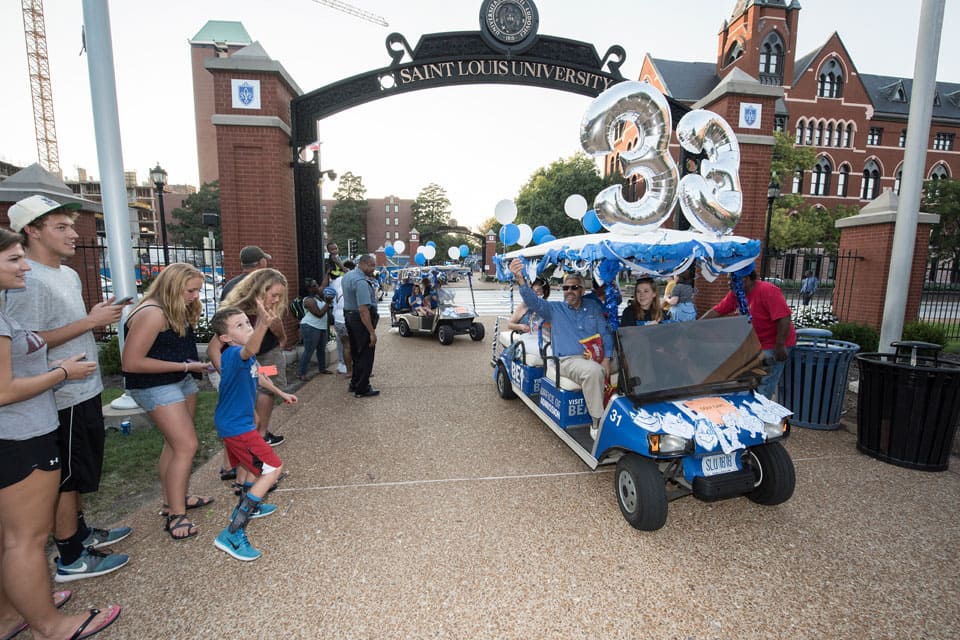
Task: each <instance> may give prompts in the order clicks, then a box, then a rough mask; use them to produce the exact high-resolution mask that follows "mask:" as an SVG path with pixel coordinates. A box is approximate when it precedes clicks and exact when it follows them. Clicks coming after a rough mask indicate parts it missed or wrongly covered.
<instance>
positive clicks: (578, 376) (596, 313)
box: [510, 260, 613, 438]
mask: <svg viewBox="0 0 960 640" xmlns="http://www.w3.org/2000/svg"><path fill="white" fill-rule="evenodd" d="M510 271H512V272H513V275H514V276H515V277H516V278H517V282H518V283H519V284H520V297H522V298H523V301H524V303H526V305H527V308H529V309H530V310H532V311H534V312H536V313H538V314H539V315H540V316H541V317H542V318H543V319H544V320H545V321H547V322H549V323H550V341H551V344H552V346H553V354H554V355H555V356H557V357H558V358H559V359H560V375H562V376H564V377H565V378H569V379H570V380H573V381H574V382H576V383H577V384H579V385H580V387H581V389H582V390H583V398H584V401H585V402H586V404H587V411H588V412H589V413H590V417H591V418H592V419H593V424H592V425H591V427H590V435H591V437H593V438H596V435H597V431H598V430H599V424H600V419H601V418H602V417H603V392H604V387H605V386H606V381H607V380H609V379H610V354H612V353H613V334H612V333H611V332H610V326H609V325H608V324H607V321H606V318H604V317H603V308H602V307H601V306H600V305H598V304H593V303H585V302H584V300H583V294H584V288H583V278H581V277H580V276H579V275H577V274H575V273H571V274H567V276H565V277H564V279H563V302H549V301H547V300H544V299H542V298H540V297H538V296H537V294H536V293H534V291H533V289H531V288H530V284H529V283H528V282H527V279H526V277H525V276H524V274H523V264H522V263H521V261H520V260H513V261H512V262H510ZM595 334H600V338H601V339H602V341H603V360H602V361H601V362H597V361H596V360H594V359H593V358H592V357H591V355H590V352H589V351H588V350H587V349H586V348H585V347H584V344H583V343H582V342H580V341H581V340H583V339H585V338H589V337H590V336H593V335H595Z"/></svg>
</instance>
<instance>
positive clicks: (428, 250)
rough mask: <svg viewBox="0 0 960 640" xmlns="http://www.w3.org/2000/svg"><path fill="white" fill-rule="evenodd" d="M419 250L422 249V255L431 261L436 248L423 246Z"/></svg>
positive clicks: (435, 253)
mask: <svg viewBox="0 0 960 640" xmlns="http://www.w3.org/2000/svg"><path fill="white" fill-rule="evenodd" d="M421 248H422V249H423V255H424V256H426V258H427V260H433V258H434V257H435V256H436V255H437V249H436V247H431V246H430V245H428V244H425V245H423V247H421Z"/></svg>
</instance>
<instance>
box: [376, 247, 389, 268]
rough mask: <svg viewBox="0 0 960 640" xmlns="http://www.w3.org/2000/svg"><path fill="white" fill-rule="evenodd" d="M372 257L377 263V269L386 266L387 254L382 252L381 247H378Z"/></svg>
mask: <svg viewBox="0 0 960 640" xmlns="http://www.w3.org/2000/svg"><path fill="white" fill-rule="evenodd" d="M373 256H374V258H375V259H376V261H377V266H378V267H385V266H387V254H386V253H384V252H383V247H380V248H379V249H377V250H376V251H374V252H373Z"/></svg>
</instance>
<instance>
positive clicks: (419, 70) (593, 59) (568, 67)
mask: <svg viewBox="0 0 960 640" xmlns="http://www.w3.org/2000/svg"><path fill="white" fill-rule="evenodd" d="M479 18H480V30H479V31H460V32H449V33H435V34H428V35H424V36H422V37H421V38H420V41H419V42H418V43H417V46H416V47H411V46H410V44H409V43H408V42H407V39H406V38H405V37H404V36H403V35H402V34H399V33H391V34H390V35H389V36H387V40H386V48H387V54H388V56H389V57H390V64H389V65H388V66H386V67H383V68H381V69H376V70H373V71H368V72H366V73H362V74H360V75H356V76H353V77H352V78H347V79H344V80H341V81H339V82H335V83H333V84H330V85H327V86H326V87H321V88H320V89H316V90H315V91H312V92H310V93H308V94H305V95H302V96H300V97H298V98H295V99H294V100H293V101H292V102H291V105H290V110H291V120H292V127H291V144H292V146H293V163H292V164H293V167H294V182H295V189H296V203H297V230H298V233H297V236H298V252H299V255H300V261H301V275H302V276H303V275H309V276H314V277H315V276H317V275H319V274H320V273H321V268H322V256H323V247H322V246H321V245H322V244H323V243H322V242H321V240H320V238H322V237H323V236H322V229H321V228H320V216H318V215H317V212H318V211H319V204H320V203H319V202H318V201H317V198H318V194H317V189H316V185H317V181H318V178H319V174H318V171H319V169H320V167H318V166H317V165H316V156H313V155H311V153H309V152H307V150H306V148H307V146H308V145H310V144H312V143H313V142H314V141H316V140H317V139H319V137H320V136H319V135H318V132H317V122H318V121H319V120H322V119H323V118H325V117H327V116H330V115H333V114H335V113H338V112H340V111H343V110H346V109H349V108H351V107H355V106H358V105H361V104H365V103H367V102H372V101H374V100H380V99H381V98H388V97H390V96H394V95H399V94H401V93H406V92H409V91H420V90H423V89H432V88H434V87H449V86H455V85H460V84H516V85H524V86H534V87H542V88H547V89H556V90H558V91H564V92H568V93H577V94H580V95H583V96H587V97H590V98H594V97H596V96H598V95H599V94H600V93H602V92H603V91H604V90H606V89H608V88H609V87H611V86H612V85H614V84H617V83H619V82H623V81H624V80H625V79H626V78H624V77H623V75H622V74H621V73H620V66H621V65H622V64H623V61H624V60H625V59H626V53H625V51H624V49H623V47H621V46H620V45H612V46H610V47H609V48H608V49H607V51H606V53H605V54H604V55H603V57H602V58H601V57H600V56H599V55H598V54H597V50H596V48H595V47H594V46H593V45H592V44H589V43H586V42H578V41H575V40H568V39H566V38H556V37H553V36H544V35H540V34H539V33H538V32H537V28H538V27H539V23H540V17H539V13H538V11H537V8H536V6H535V5H534V3H533V1H532V0H483V2H482V3H481V6H480V15H479ZM668 100H669V101H670V108H671V110H672V111H673V121H674V122H676V121H678V120H679V119H680V117H681V116H682V115H683V114H684V113H685V112H686V111H687V109H686V107H683V106H682V105H680V104H679V103H676V102H673V101H672V100H670V99H669V98H668Z"/></svg>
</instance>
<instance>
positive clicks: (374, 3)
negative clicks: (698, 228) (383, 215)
mask: <svg viewBox="0 0 960 640" xmlns="http://www.w3.org/2000/svg"><path fill="white" fill-rule="evenodd" d="M349 4H352V5H354V6H356V7H358V8H360V9H363V10H365V11H368V12H370V13H373V14H376V15H379V16H382V17H384V18H385V19H386V20H387V22H388V23H389V27H382V26H379V25H377V24H374V23H371V22H367V21H364V20H361V19H359V18H357V17H355V16H351V15H348V14H346V13H343V12H340V11H337V10H335V9H333V8H331V7H329V6H326V5H323V4H321V3H318V2H315V1H313V0H163V1H162V2H149V3H148V2H144V1H143V0H123V1H122V2H121V1H119V0H114V1H112V2H109V9H110V22H111V28H112V35H113V51H114V62H115V66H116V70H115V71H116V82H117V102H118V109H119V117H120V130H121V134H120V135H121V141H122V150H123V165H124V168H125V169H126V170H127V171H136V172H137V177H138V180H139V181H141V182H142V181H144V180H146V179H147V177H148V173H149V170H150V168H152V167H153V166H154V165H155V164H157V163H158V162H159V163H160V165H162V166H163V168H164V169H166V170H167V172H168V181H169V182H170V183H172V184H183V183H185V184H193V185H195V186H199V185H197V182H198V171H197V159H196V132H195V128H194V114H193V88H192V76H191V70H190V47H189V44H188V40H189V39H190V38H191V37H193V36H194V35H195V34H196V33H197V32H198V31H199V30H200V29H201V27H203V25H204V24H205V23H206V21H207V20H238V21H240V22H242V23H243V25H244V26H245V27H246V29H247V32H248V33H249V34H250V37H251V38H252V39H253V40H255V41H259V42H260V44H261V46H263V48H264V49H265V50H266V52H267V53H268V54H269V55H270V56H271V57H272V58H273V59H274V60H277V61H278V62H280V63H281V64H282V65H283V66H284V68H285V69H286V70H287V72H288V73H289V74H290V76H291V77H292V78H293V80H294V81H295V82H296V83H297V84H298V85H299V87H300V89H301V90H302V91H303V92H304V93H307V92H310V91H313V90H314V89H318V88H320V87H323V86H326V85H328V84H331V83H334V82H337V81H339V80H342V79H344V78H348V77H351V76H354V75H357V74H360V73H365V72H367V71H371V70H373V69H378V68H381V67H385V66H387V65H388V64H389V62H390V59H389V57H388V55H387V50H386V47H385V44H384V43H385V40H386V37H387V36H388V35H389V34H391V33H393V32H398V33H401V34H403V35H404V36H405V37H406V39H407V41H408V42H409V43H410V45H411V46H412V47H416V43H417V41H418V40H419V39H420V37H421V36H422V35H425V34H431V33H440V32H446V31H477V30H478V29H479V9H480V5H481V0H349ZM735 4H736V0H674V1H672V2H667V1H664V0H590V1H589V2H573V1H572V0H536V6H537V9H538V11H539V15H540V26H539V33H540V34H541V35H550V36H556V37H562V38H568V39H572V40H582V41H586V42H589V43H592V44H593V45H594V46H595V48H596V49H597V52H598V54H599V55H600V56H601V57H602V56H603V55H604V53H605V52H606V51H607V49H608V48H609V47H610V46H613V45H617V44H619V45H621V46H623V47H624V49H625V50H626V53H627V57H626V60H625V62H624V65H623V66H622V68H621V71H622V72H623V74H624V76H625V77H627V78H631V79H636V78H637V77H638V75H639V72H640V66H641V64H642V62H643V57H644V54H645V53H648V52H649V53H650V54H651V55H652V56H654V57H657V58H666V59H670V60H685V61H691V62H694V61H696V62H715V60H716V49H717V33H718V31H719V30H720V28H721V25H722V23H723V21H724V19H726V18H728V17H729V16H730V13H731V12H732V10H733V7H734V6H735ZM800 4H801V6H802V7H803V8H802V10H801V12H800V24H799V41H798V43H797V57H798V58H799V57H800V56H802V55H804V54H806V53H808V52H809V51H811V50H813V49H815V48H817V47H819V46H820V45H821V44H823V43H824V42H825V41H826V40H827V39H828V38H829V37H830V35H831V34H832V33H833V32H834V31H837V32H839V33H840V36H841V37H842V38H843V41H844V43H845V44H846V47H847V50H848V51H849V52H850V55H851V56H852V57H853V60H854V63H855V64H856V66H857V68H858V70H859V71H860V72H861V73H874V74H882V75H891V76H901V77H912V76H913V75H914V56H915V52H916V39H917V29H918V21H919V15H920V4H921V2H920V0H871V2H869V3H863V2H852V1H844V2H838V1H837V0H800ZM44 10H45V16H46V33H47V46H48V55H49V59H50V74H51V82H52V88H53V102H54V112H55V117H56V125H57V139H58V142H59V152H60V164H61V168H62V170H63V173H64V176H65V177H66V178H75V177H76V176H77V168H78V167H82V168H85V169H86V170H87V173H88V175H89V176H91V177H94V178H99V175H100V172H99V168H98V164H97V151H96V140H95V136H94V130H93V115H92V109H91V101H90V85H89V75H88V73H89V72H88V68H87V58H86V56H81V55H80V51H81V41H80V32H81V25H82V23H83V15H82V3H81V2H80V1H79V0H45V1H44ZM958 32H960V2H955V1H954V2H947V6H946V13H945V18H944V24H943V37H942V40H941V46H940V59H939V64H938V71H937V78H938V80H941V81H948V82H960V38H954V37H951V36H950V34H956V33H958ZM0 60H3V61H4V63H5V64H4V65H3V72H2V77H3V88H4V90H3V94H4V99H3V100H2V101H0V160H3V161H6V162H10V163H12V164H16V165H20V166H25V165H28V164H31V163H33V162H36V159H37V152H36V140H35V137H34V129H33V115H32V113H33V112H32V107H31V100H30V83H29V77H28V74H27V60H26V47H25V44H24V38H23V22H22V18H21V15H20V3H19V2H14V1H13V0H4V1H3V2H0ZM589 103H590V98H587V97H584V96H578V95H573V94H568V93H563V92H559V91H555V90H550V89H536V88H529V87H517V86H497V85H475V86H468V87H448V88H442V89H432V90H427V91H419V92H413V93H408V94H404V95H399V96H394V97H391V98H389V99H384V100H378V101H376V102H372V103H368V104H366V105H362V106H359V107H355V108H353V109H350V110H348V111H345V112H341V113H339V114H336V115H334V116H331V117H328V118H326V119H324V120H323V121H322V122H321V124H320V139H321V140H322V141H323V148H322V167H323V168H324V169H332V170H334V171H336V172H337V173H339V174H343V173H344V172H347V171H350V172H352V173H354V174H355V175H359V176H361V177H362V179H363V184H364V185H365V186H366V188H367V197H368V198H383V197H386V196H388V195H395V196H397V197H400V198H410V199H413V198H416V197H417V194H418V193H419V192H420V191H421V190H422V189H423V188H424V187H426V186H427V185H429V184H431V183H436V184H438V185H440V186H441V187H443V188H444V189H445V190H446V192H447V195H448V197H449V198H450V201H451V205H452V214H453V217H454V218H455V219H456V220H457V221H458V222H460V223H461V224H466V225H468V226H476V225H479V224H480V223H481V222H482V221H484V220H486V219H488V218H490V217H491V216H492V215H493V211H494V207H495V205H496V203H497V202H499V201H500V200H503V199H508V198H509V199H512V198H514V197H516V195H517V193H518V191H519V190H520V188H521V187H522V186H523V184H524V183H526V182H527V180H528V179H529V178H530V176H531V175H532V174H533V173H534V172H535V171H536V170H537V169H538V168H540V167H544V166H547V165H549V164H550V163H551V162H554V161H555V160H559V159H562V158H568V157H570V156H572V155H573V154H575V153H576V152H578V151H579V150H580V141H579V140H580V138H579V128H580V121H581V119H582V117H583V114H584V112H585V110H586V109H587V107H588V105H589ZM337 184H338V183H337V182H334V183H332V184H331V183H330V182H325V184H324V197H325V198H330V197H332V195H333V192H334V191H335V189H336V186H337Z"/></svg>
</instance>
